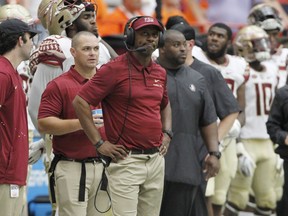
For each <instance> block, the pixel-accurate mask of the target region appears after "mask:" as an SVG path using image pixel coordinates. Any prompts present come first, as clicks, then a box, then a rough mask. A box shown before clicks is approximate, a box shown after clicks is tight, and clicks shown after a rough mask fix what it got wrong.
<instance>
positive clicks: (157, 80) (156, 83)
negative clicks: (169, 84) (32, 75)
mask: <svg viewBox="0 0 288 216" xmlns="http://www.w3.org/2000/svg"><path fill="white" fill-rule="evenodd" d="M160 81H161V80H159V79H154V83H153V86H157V87H162V84H161V82H160Z"/></svg>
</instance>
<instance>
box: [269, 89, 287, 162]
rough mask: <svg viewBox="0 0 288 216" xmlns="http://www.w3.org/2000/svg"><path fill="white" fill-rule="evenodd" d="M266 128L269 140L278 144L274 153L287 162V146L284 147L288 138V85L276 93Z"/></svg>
mask: <svg viewBox="0 0 288 216" xmlns="http://www.w3.org/2000/svg"><path fill="white" fill-rule="evenodd" d="M266 126H267V131H268V134H269V136H270V138H271V140H272V141H273V142H274V143H276V144H279V146H278V147H277V149H276V150H275V152H276V153H278V154H279V155H280V157H282V158H283V159H286V160H288V145H285V139H286V137H287V136H288V85H285V86H284V87H282V88H280V89H278V91H277V92H276V95H275V98H274V101H273V104H272V106H271V110H270V114H269V118H268V121H267V123H266Z"/></svg>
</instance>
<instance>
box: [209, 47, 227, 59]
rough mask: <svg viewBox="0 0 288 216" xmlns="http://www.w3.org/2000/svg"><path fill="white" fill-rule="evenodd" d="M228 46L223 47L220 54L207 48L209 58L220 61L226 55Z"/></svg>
mask: <svg viewBox="0 0 288 216" xmlns="http://www.w3.org/2000/svg"><path fill="white" fill-rule="evenodd" d="M226 49H227V45H226V46H223V47H222V48H221V49H220V50H219V51H218V52H210V51H209V49H208V48H207V47H206V53H207V56H208V57H209V58H210V59H212V60H215V59H218V58H220V57H222V56H224V55H225V54H226Z"/></svg>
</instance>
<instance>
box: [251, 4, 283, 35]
mask: <svg viewBox="0 0 288 216" xmlns="http://www.w3.org/2000/svg"><path fill="white" fill-rule="evenodd" d="M248 23H249V24H250V25H257V26H259V27H261V28H262V29H264V30H265V31H272V30H277V31H279V32H282V31H283V29H284V27H283V24H282V21H281V18H280V17H279V13H278V11H277V10H276V9H275V8H274V7H271V6H270V5H267V4H257V5H256V6H254V7H253V8H252V9H251V10H250V13H249V16H248Z"/></svg>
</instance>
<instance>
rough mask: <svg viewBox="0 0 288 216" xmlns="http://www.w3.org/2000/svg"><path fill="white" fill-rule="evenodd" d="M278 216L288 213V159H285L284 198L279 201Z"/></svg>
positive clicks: (285, 215) (284, 215)
mask: <svg viewBox="0 0 288 216" xmlns="http://www.w3.org/2000/svg"><path fill="white" fill-rule="evenodd" d="M276 212H277V216H287V214H288V160H287V159H285V160H284V186H283V196H282V199H281V200H280V201H279V202H278V203H277V209H276Z"/></svg>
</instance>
